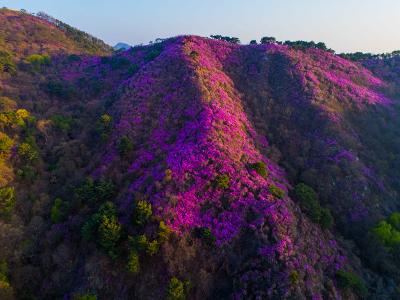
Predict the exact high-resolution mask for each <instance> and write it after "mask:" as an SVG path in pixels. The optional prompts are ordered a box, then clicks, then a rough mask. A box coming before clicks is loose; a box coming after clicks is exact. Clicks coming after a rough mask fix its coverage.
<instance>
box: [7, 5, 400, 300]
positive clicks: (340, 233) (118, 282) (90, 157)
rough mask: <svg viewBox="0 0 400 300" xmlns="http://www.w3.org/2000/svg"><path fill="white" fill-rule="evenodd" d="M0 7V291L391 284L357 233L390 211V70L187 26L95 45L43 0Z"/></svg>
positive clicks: (144, 291)
mask: <svg viewBox="0 0 400 300" xmlns="http://www.w3.org/2000/svg"><path fill="white" fill-rule="evenodd" d="M0 18H3V19H4V24H7V27H5V29H4V30H3V31H2V33H1V34H2V36H11V34H14V33H15V32H16V31H17V32H18V33H20V35H21V37H20V38H19V40H17V41H16V42H15V43H13V42H7V43H3V46H2V47H4V49H6V50H7V51H8V53H10V55H11V56H12V57H13V58H12V60H13V59H15V62H17V61H18V60H19V63H17V64H15V66H14V67H10V66H9V65H7V64H4V65H5V66H7V67H5V68H3V69H2V70H0V73H1V74H0V76H1V90H0V93H1V94H0V96H1V98H0V130H1V133H0V141H1V142H2V143H1V144H0V146H1V148H0V170H1V173H0V179H1V180H0V188H1V190H0V191H1V193H0V197H2V198H1V202H0V204H1V205H0V217H1V219H0V226H1V228H0V232H1V235H0V243H1V245H3V246H2V247H1V248H0V263H1V265H0V266H1V268H0V296H1V297H2V298H4V299H6V297H8V298H9V299H13V298H18V299H32V298H39V299H59V298H65V299H87V298H85V297H97V299H163V298H167V297H169V299H183V298H185V297H186V298H187V299H227V298H232V299H271V298H272V299H292V298H295V299H356V298H364V297H367V293H368V292H369V297H370V298H371V299H390V298H395V295H396V293H397V292H396V285H398V283H397V282H399V274H398V269H399V268H398V265H396V264H397V261H396V257H397V256H396V255H395V254H393V253H394V252H392V250H391V249H389V248H388V247H385V246H384V245H382V243H381V242H380V241H379V240H377V239H376V236H375V235H373V234H371V232H374V230H373V228H374V226H376V224H377V222H378V221H379V220H380V219H381V218H383V217H387V216H388V215H390V213H392V212H395V211H397V210H399V207H398V203H397V197H398V180H397V179H398V176H399V174H398V170H397V169H399V168H397V169H396V170H395V168H396V166H397V162H398V155H397V154H398V150H399V149H400V148H399V147H398V141H397V139H392V137H393V136H396V135H397V131H398V130H399V128H400V126H398V125H400V124H397V122H398V121H397V120H398V118H397V113H398V110H397V105H398V104H397V103H398V100H397V99H398V95H399V94H398V93H397V87H398V83H397V82H396V81H395V80H393V79H391V78H393V76H394V75H393V74H395V71H390V72H391V73H390V72H388V71H385V72H384V74H383V75H382V74H381V73H380V72H379V71H381V72H382V68H380V67H379V66H376V65H375V64H378V63H377V62H374V64H372V63H371V65H369V66H368V67H369V68H370V69H371V70H373V72H374V74H376V75H377V77H375V76H374V75H373V74H372V73H371V72H370V71H368V70H367V69H366V68H364V67H363V66H362V65H361V64H359V63H352V62H349V61H347V60H345V59H342V58H340V57H338V56H336V55H334V54H332V53H330V52H325V51H323V50H318V49H297V48H295V47H289V46H285V45H278V44H268V45H250V46H242V45H236V44H231V43H227V42H224V41H216V40H211V39H207V38H200V37H195V36H185V37H177V38H171V39H168V40H165V41H162V42H160V43H156V44H153V45H149V46H139V47H134V48H131V49H129V50H127V51H125V52H118V53H115V54H113V55H110V56H105V54H107V53H108V50H107V49H106V48H100V49H97V50H95V51H94V52H92V50H93V49H94V48H93V47H94V46H95V45H98V43H97V42H96V43H94V44H95V45H93V44H92V43H91V41H92V39H89V40H87V39H84V40H79V41H76V39H74V38H72V37H70V36H68V30H67V31H66V32H64V31H62V30H61V29H60V26H61V28H62V27H63V26H64V28H65V24H64V25H62V24H63V23H60V22H59V21H56V20H53V19H51V18H50V17H48V16H46V15H42V16H41V18H38V17H34V16H30V15H27V14H21V13H18V12H11V11H8V10H2V11H1V13H0ZM43 19H46V20H43ZM38 24H39V25H38ZM54 24H56V25H57V26H56V25H54ZM68 28H69V27H68ZM2 29H3V28H2ZM2 29H1V30H2ZM60 30H61V31H60ZM44 31H46V32H47V31H48V32H50V33H49V34H48V35H46V36H47V37H46V38H45V39H39V38H38V39H36V38H35V39H32V38H31V37H32V36H37V35H39V36H40V34H39V33H40V32H44ZM60 37H61V38H62V39H61V40H60ZM7 39H8V38H7ZM7 39H5V40H7ZM21 41H26V42H21ZM19 43H22V44H23V45H22V46H21V48H20V49H24V50H23V51H20V50H16V49H17V46H18V45H19ZM82 43H83V44H82ZM32 54H34V55H37V54H39V56H37V57H36V58H39V60H38V59H34V60H27V59H26V57H28V56H30V55H32ZM38 61H39V62H38ZM387 74H389V75H387ZM390 74H392V75H390ZM379 78H380V79H379ZM303 183H305V184H307V185H304V184H303ZM311 187H312V188H311ZM314 190H315V192H314ZM307 201H308V202H307ZM331 215H332V216H333V218H332V217H331ZM371 253H373V255H371ZM7 266H8V271H6V269H7ZM355 274H358V275H359V277H360V278H359V277H357V276H356V275H355ZM364 281H365V283H366V284H367V285H368V288H369V290H367V289H366V287H365V285H364V283H363V282H364Z"/></svg>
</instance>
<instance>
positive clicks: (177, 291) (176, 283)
mask: <svg viewBox="0 0 400 300" xmlns="http://www.w3.org/2000/svg"><path fill="white" fill-rule="evenodd" d="M185 294H186V293H185V284H184V283H183V282H182V281H180V280H179V279H178V278H176V277H172V278H171V280H170V282H169V284H168V289H167V300H185V299H186V295H185Z"/></svg>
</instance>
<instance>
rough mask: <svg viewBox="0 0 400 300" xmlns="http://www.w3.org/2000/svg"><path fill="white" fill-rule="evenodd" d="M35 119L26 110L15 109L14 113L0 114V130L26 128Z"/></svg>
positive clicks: (5, 112)
mask: <svg viewBox="0 0 400 300" xmlns="http://www.w3.org/2000/svg"><path fill="white" fill-rule="evenodd" d="M34 121H35V118H34V117H32V116H31V115H30V114H29V112H28V111H27V110H26V109H17V110H15V111H13V110H11V111H4V112H0V128H3V129H4V128H6V127H11V128H20V127H26V125H27V124H29V123H33V122H34Z"/></svg>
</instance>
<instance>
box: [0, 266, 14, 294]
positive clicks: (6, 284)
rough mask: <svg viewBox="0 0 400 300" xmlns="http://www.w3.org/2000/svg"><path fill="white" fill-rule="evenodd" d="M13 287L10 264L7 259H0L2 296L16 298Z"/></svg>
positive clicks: (0, 290) (0, 292)
mask: <svg viewBox="0 0 400 300" xmlns="http://www.w3.org/2000/svg"><path fill="white" fill-rule="evenodd" d="M12 295H13V289H12V287H11V285H10V281H9V279H8V265H7V263H6V262H5V261H0V298H1V299H14V297H13V296H12Z"/></svg>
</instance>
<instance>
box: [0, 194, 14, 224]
mask: <svg viewBox="0 0 400 300" xmlns="http://www.w3.org/2000/svg"><path fill="white" fill-rule="evenodd" d="M15 202H16V199H15V190H14V188H13V187H3V188H0V216H2V217H8V216H9V215H10V213H11V211H12V210H13V208H14V206H15Z"/></svg>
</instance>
